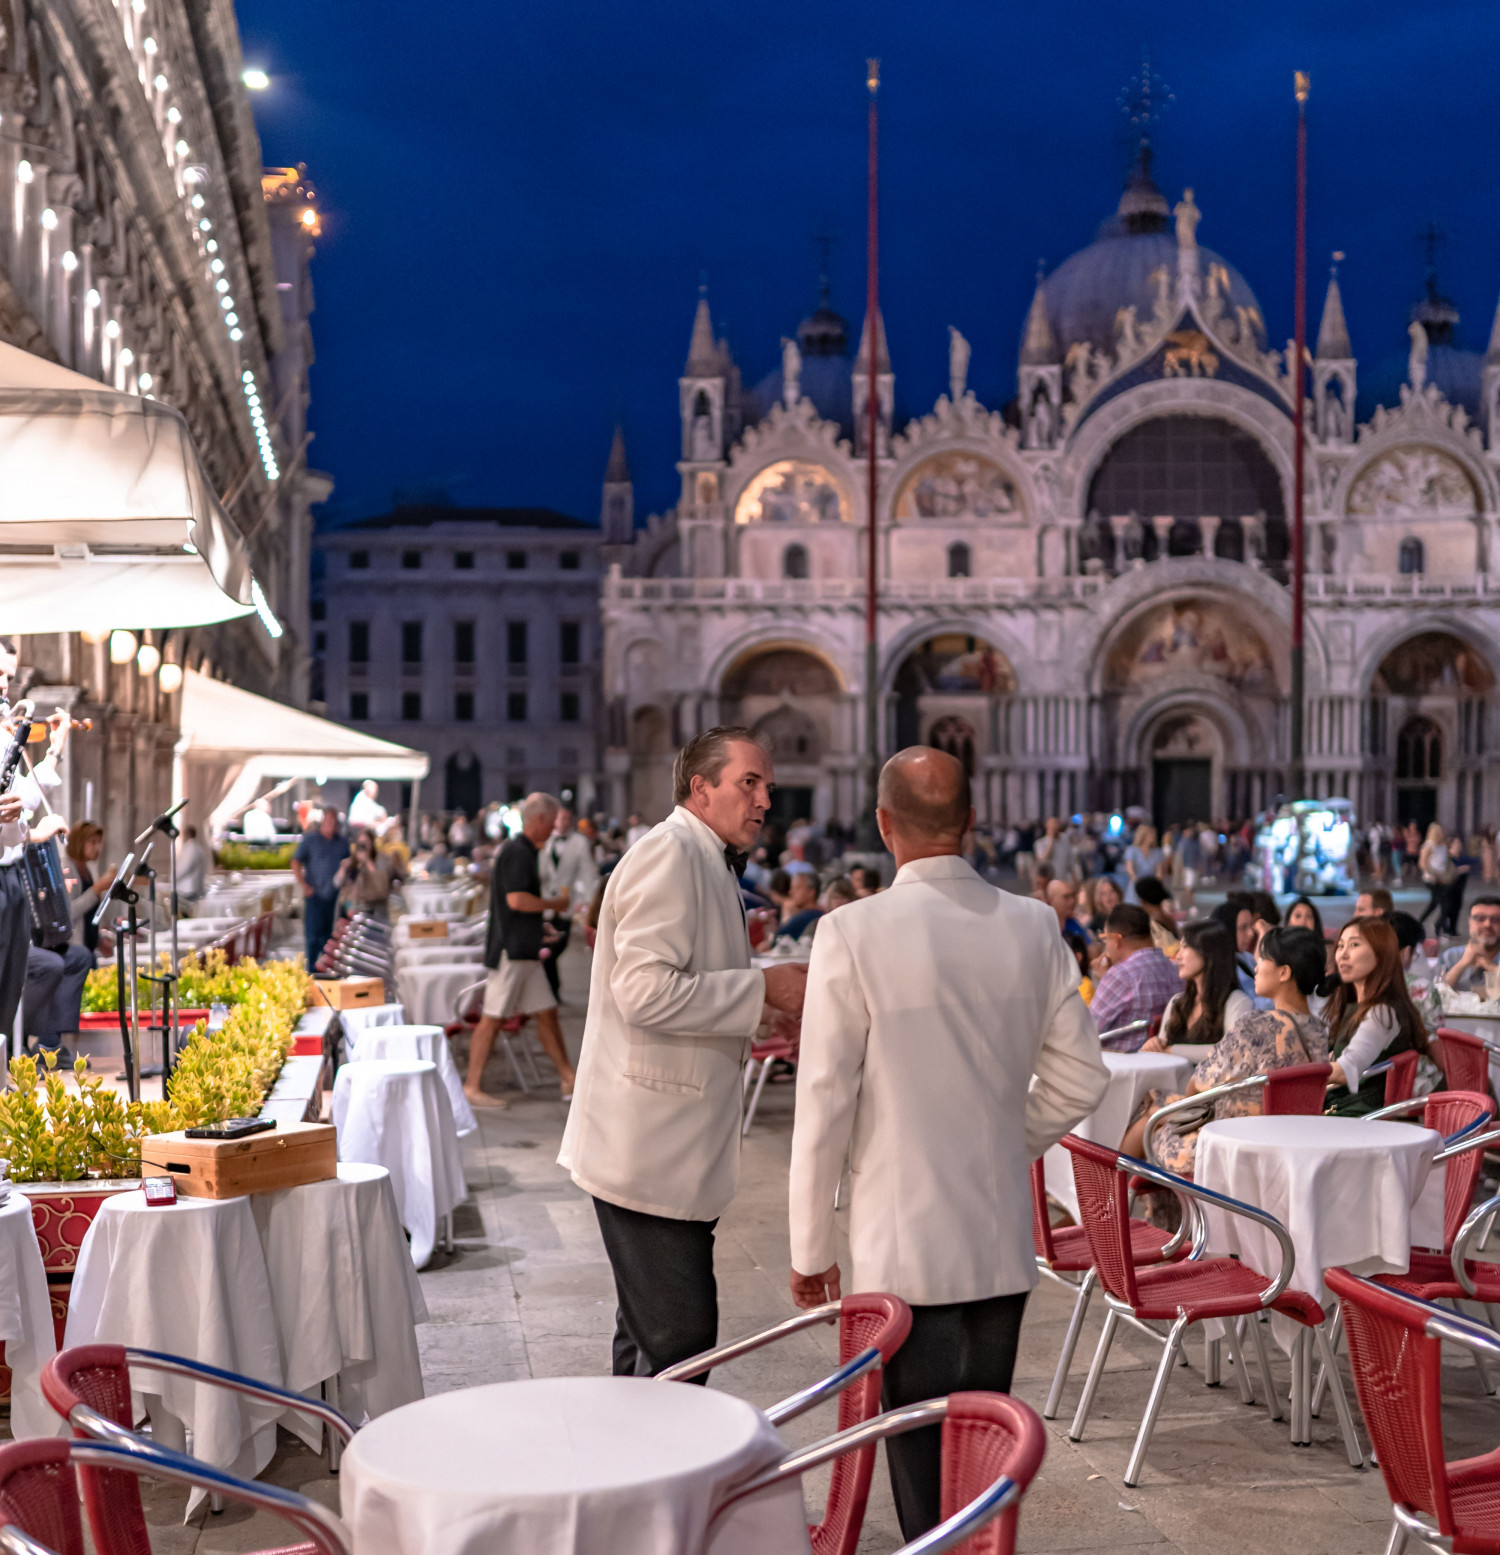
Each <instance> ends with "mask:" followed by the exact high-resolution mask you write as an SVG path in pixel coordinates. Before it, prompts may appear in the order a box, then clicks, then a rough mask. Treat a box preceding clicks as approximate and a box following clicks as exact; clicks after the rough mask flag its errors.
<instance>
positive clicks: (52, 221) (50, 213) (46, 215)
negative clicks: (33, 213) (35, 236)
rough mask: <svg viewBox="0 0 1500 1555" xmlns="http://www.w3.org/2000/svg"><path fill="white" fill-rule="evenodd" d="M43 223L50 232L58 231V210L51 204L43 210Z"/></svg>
mask: <svg viewBox="0 0 1500 1555" xmlns="http://www.w3.org/2000/svg"><path fill="white" fill-rule="evenodd" d="M42 225H43V226H44V227H45V228H46V229H47V231H48V232H56V231H57V212H56V211H55V210H53V209H52V207H51V206H50V205H49V206H48V207H47V209H46V210H44V211H43V212H42Z"/></svg>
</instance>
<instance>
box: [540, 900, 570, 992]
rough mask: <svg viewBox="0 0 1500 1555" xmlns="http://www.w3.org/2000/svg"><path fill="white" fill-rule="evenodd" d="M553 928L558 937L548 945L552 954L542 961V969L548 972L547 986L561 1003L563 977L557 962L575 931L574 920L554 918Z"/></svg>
mask: <svg viewBox="0 0 1500 1555" xmlns="http://www.w3.org/2000/svg"><path fill="white" fill-rule="evenodd" d="M552 928H553V931H554V932H555V933H556V935H557V939H556V941H555V942H554V943H553V944H551V945H549V946H548V949H549V950H550V951H551V952H552V954H551V955H550V956H548V957H547V958H546V960H545V961H543V962H542V971H543V972H544V973H546V976H547V986H548V987H549V988H550V989H551V990H552V997H553V998H554V999H556V1000H557V1002H558V1003H559V1004H561V1003H562V978H561V976H560V975H559V973H558V967H557V963H558V962H559V961H560V960H561V959H562V953H563V951H565V950H566V949H567V948H568V936H569V935H570V934H572V932H573V920H572V919H571V918H568V917H562V918H554V919H553V920H552Z"/></svg>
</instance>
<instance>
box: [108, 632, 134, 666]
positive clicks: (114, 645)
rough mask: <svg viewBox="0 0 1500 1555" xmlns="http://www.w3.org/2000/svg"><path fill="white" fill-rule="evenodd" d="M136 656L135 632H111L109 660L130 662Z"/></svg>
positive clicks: (116, 662)
mask: <svg viewBox="0 0 1500 1555" xmlns="http://www.w3.org/2000/svg"><path fill="white" fill-rule="evenodd" d="M134 657H135V633H134V632H124V631H115V632H111V633H110V634H109V662H110V663H111V664H129V663H130V661H131V660H132V659H133V658H134Z"/></svg>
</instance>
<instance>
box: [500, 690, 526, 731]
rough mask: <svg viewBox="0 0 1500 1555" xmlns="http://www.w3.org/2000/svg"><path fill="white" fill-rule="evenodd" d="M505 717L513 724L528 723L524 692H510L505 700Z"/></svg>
mask: <svg viewBox="0 0 1500 1555" xmlns="http://www.w3.org/2000/svg"><path fill="white" fill-rule="evenodd" d="M505 716H506V718H507V719H508V720H509V721H510V722H511V723H513V724H523V723H525V722H526V693H525V692H524V691H512V692H509V693H508V694H507V696H506V698H505Z"/></svg>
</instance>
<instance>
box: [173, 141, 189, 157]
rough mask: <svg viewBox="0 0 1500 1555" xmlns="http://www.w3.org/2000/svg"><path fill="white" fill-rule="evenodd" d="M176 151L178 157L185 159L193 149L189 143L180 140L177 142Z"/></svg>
mask: <svg viewBox="0 0 1500 1555" xmlns="http://www.w3.org/2000/svg"><path fill="white" fill-rule="evenodd" d="M176 149H177V155H178V156H180V157H185V156H186V155H187V154H188V152H189V151H190V150H191V149H192V148H191V147H190V146H189V145H188V143H187V142H186V141H185V140H179V141H178V142H177V148H176Z"/></svg>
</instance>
